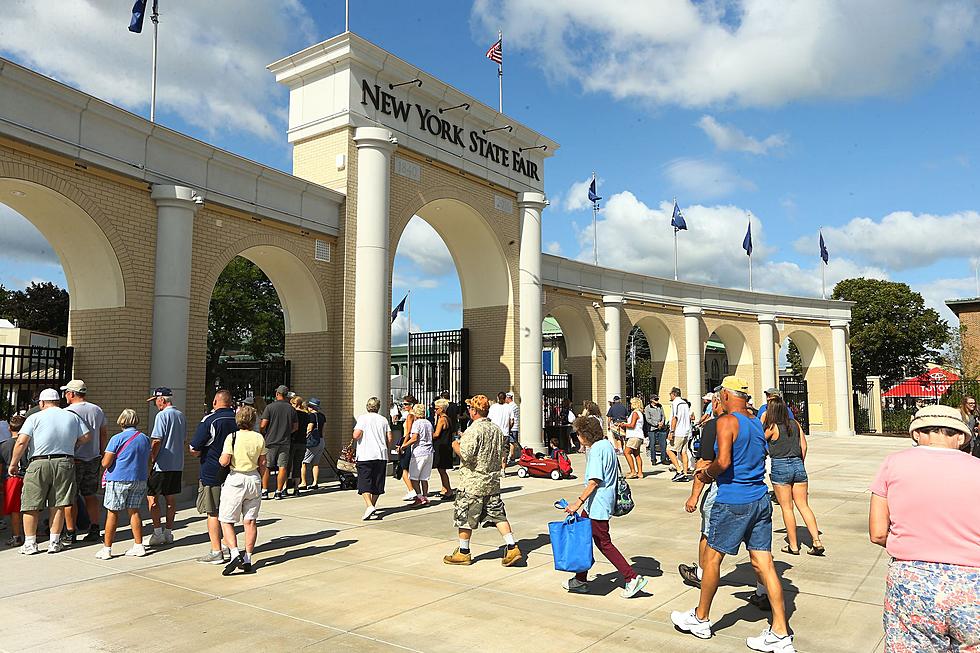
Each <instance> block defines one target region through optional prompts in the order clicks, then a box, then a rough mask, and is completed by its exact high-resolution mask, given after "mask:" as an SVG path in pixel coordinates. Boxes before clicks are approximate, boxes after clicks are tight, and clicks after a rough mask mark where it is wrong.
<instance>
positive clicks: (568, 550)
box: [548, 514, 595, 573]
mask: <svg viewBox="0 0 980 653" xmlns="http://www.w3.org/2000/svg"><path fill="white" fill-rule="evenodd" d="M548 532H549V533H550V535H551V552H552V554H553V555H554V557H555V569H557V570H558V571H571V572H575V573H578V572H580V571H588V570H589V569H591V568H592V565H593V563H594V562H595V558H594V557H593V555H592V520H591V519H589V518H588V517H580V516H579V515H577V514H576V515H569V516H568V517H567V518H566V519H564V520H563V521H553V522H550V523H549V524H548Z"/></svg>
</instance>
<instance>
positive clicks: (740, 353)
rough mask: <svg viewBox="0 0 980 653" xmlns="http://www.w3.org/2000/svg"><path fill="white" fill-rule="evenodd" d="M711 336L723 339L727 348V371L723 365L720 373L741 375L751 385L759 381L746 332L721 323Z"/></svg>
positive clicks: (723, 374)
mask: <svg viewBox="0 0 980 653" xmlns="http://www.w3.org/2000/svg"><path fill="white" fill-rule="evenodd" d="M711 336H714V337H715V338H716V339H717V340H719V341H721V343H722V344H723V345H724V348H725V356H726V357H727V371H726V368H725V367H724V366H722V367H721V368H720V370H719V372H720V375H721V376H722V377H723V376H725V375H726V374H733V375H736V376H740V377H742V378H743V379H745V380H746V381H748V382H749V384H750V386H752V385H753V384H755V383H757V381H756V378H757V374H756V369H755V365H754V363H755V359H754V357H753V355H752V349H751V348H750V347H749V343H748V341H747V340H746V337H745V334H743V333H742V331H741V330H740V329H739V328H738V327H737V326H735V325H732V324H720V325H718V326H716V327H715V329H714V331H713V332H712V333H711V334H709V336H708V339H710V338H711ZM705 360H708V357H705ZM708 364H709V365H710V364H711V363H710V361H708ZM709 374H710V371H709ZM704 390H705V388H699V391H704ZM688 392H690V391H688Z"/></svg>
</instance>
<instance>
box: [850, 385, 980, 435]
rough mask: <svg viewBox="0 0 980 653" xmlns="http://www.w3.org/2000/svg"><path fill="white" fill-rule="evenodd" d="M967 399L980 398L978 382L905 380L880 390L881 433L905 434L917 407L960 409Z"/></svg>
mask: <svg viewBox="0 0 980 653" xmlns="http://www.w3.org/2000/svg"><path fill="white" fill-rule="evenodd" d="M966 396H970V397H974V398H975V399H980V381H978V380H975V379H960V380H958V381H953V380H951V379H949V378H948V377H947V378H942V377H935V378H933V377H928V376H922V377H918V378H914V379H906V380H905V381H902V382H900V383H898V384H896V385H894V386H892V387H890V388H888V389H887V390H883V391H882V395H881V403H882V407H881V422H882V424H881V426H882V431H883V432H885V433H905V432H907V431H908V428H909V422H911V421H912V416H913V415H915V411H917V410H918V409H919V408H922V407H923V406H928V405H931V404H944V405H946V406H959V405H960V402H962V401H963V397H966ZM855 415H856V414H855Z"/></svg>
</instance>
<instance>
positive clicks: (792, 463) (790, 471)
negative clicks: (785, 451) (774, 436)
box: [769, 456, 808, 485]
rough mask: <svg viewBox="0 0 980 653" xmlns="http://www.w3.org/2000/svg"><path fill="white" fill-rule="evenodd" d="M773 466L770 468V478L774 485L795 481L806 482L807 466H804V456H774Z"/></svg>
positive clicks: (790, 483)
mask: <svg viewBox="0 0 980 653" xmlns="http://www.w3.org/2000/svg"><path fill="white" fill-rule="evenodd" d="M771 462H772V468H771V469H770V470H769V480H771V481H772V484H773V485H792V484H793V483H806V482H807V480H808V479H807V475H806V468H805V467H803V459H802V458H797V457H795V456H794V457H793V458H773V459H772V461H771Z"/></svg>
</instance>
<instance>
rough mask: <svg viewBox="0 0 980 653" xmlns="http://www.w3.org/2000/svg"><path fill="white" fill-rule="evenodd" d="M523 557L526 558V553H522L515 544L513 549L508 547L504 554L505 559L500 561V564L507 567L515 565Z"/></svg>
mask: <svg viewBox="0 0 980 653" xmlns="http://www.w3.org/2000/svg"><path fill="white" fill-rule="evenodd" d="M523 559H524V555H523V554H522V553H521V550H520V549H519V548H517V546H516V545H515V546H514V548H513V549H507V552H506V553H505V554H504V559H503V560H501V561H500V564H502V565H503V566H505V567H513V566H514V565H515V564H517V563H518V562H520V561H521V560H523Z"/></svg>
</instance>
